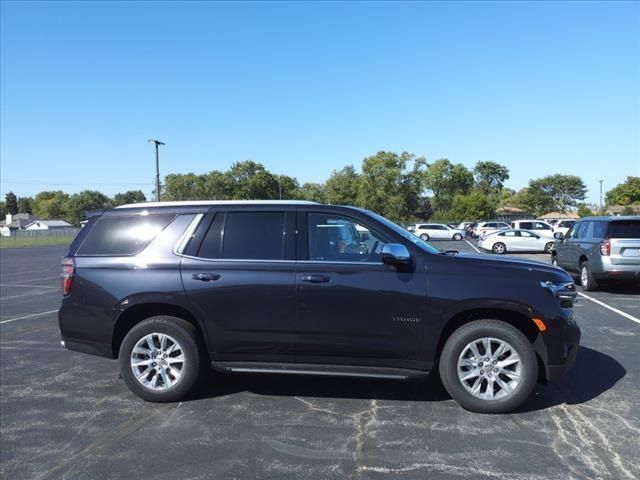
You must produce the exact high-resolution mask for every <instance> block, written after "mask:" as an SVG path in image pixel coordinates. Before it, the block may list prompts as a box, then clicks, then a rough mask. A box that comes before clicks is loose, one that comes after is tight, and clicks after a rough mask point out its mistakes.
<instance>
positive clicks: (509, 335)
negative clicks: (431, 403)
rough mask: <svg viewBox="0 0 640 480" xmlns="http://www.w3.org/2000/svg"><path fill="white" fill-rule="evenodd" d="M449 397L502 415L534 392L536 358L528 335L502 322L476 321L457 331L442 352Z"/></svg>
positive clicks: (468, 407)
mask: <svg viewBox="0 0 640 480" xmlns="http://www.w3.org/2000/svg"><path fill="white" fill-rule="evenodd" d="M439 370H440V377H441V378H442V383H443V385H444V387H445V389H446V390H447V392H449V395H451V397H452V398H453V399H454V400H455V401H457V402H458V403H459V404H460V405H462V407H464V408H466V409H467V410H471V411H474V412H483V413H504V412H509V411H512V410H514V409H516V408H517V407H519V406H520V405H521V404H522V403H523V402H524V401H525V400H526V399H527V398H529V396H530V395H531V392H532V391H533V389H534V387H535V385H536V382H537V378H538V360H537V358H536V354H535V352H534V351H533V347H532V346H531V343H530V342H529V340H527V337H525V336H524V334H523V333H522V332H520V331H519V330H518V329H516V328H515V327H513V326H511V325H509V324H507V323H504V322H501V321H498V320H476V321H474V322H471V323H468V324H466V325H463V326H462V327H460V328H459V329H458V330H456V331H455V332H453V334H452V335H451V337H449V339H448V340H447V343H446V344H445V346H444V348H443V350H442V355H441V356H440V369H439Z"/></svg>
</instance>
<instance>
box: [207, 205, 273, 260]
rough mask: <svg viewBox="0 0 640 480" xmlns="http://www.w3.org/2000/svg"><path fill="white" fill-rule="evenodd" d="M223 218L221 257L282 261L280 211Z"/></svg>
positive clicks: (231, 214) (231, 215)
mask: <svg viewBox="0 0 640 480" xmlns="http://www.w3.org/2000/svg"><path fill="white" fill-rule="evenodd" d="M218 216H219V215H217V216H216V218H217V217H218ZM226 217H227V218H226V222H225V225H224V228H223V232H222V252H221V258H228V259H242V260H244V259H247V260H282V258H283V254H284V234H285V227H284V212H229V213H227V215H226ZM215 223H216V222H215V220H214V224H215ZM212 227H213V225H212ZM212 230H213V228H212ZM213 235H214V237H215V231H214V232H213ZM203 247H204V243H203ZM213 247H214V248H215V243H214V244H213ZM201 250H202V249H201Z"/></svg>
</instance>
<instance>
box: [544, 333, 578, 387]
mask: <svg viewBox="0 0 640 480" xmlns="http://www.w3.org/2000/svg"><path fill="white" fill-rule="evenodd" d="M579 346H580V327H578V325H577V324H576V323H575V322H573V321H571V322H570V323H568V324H567V326H566V328H565V332H564V339H563V347H562V348H563V358H562V361H561V362H559V363H553V364H547V365H545V373H546V379H547V381H549V382H554V381H556V380H559V379H560V378H562V376H563V375H564V374H565V372H566V371H567V370H569V369H570V368H571V366H572V365H573V364H574V363H575V361H576V357H577V356H578V349H579Z"/></svg>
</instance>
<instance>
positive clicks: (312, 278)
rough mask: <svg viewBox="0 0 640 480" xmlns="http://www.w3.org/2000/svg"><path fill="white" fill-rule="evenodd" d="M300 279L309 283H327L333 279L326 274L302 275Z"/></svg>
mask: <svg viewBox="0 0 640 480" xmlns="http://www.w3.org/2000/svg"><path fill="white" fill-rule="evenodd" d="M300 280H302V281H303V282H309V283H327V282H328V281H329V280H331V279H330V278H329V277H327V276H326V275H302V276H301V277H300Z"/></svg>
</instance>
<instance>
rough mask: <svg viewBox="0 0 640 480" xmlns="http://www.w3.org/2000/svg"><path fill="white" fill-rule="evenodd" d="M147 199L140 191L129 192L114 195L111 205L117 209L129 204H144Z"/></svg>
mask: <svg viewBox="0 0 640 480" xmlns="http://www.w3.org/2000/svg"><path fill="white" fill-rule="evenodd" d="M146 201H147V197H146V196H145V194H144V193H143V192H142V190H129V191H127V192H124V193H116V194H115V195H114V197H113V200H112V201H111V204H112V205H113V206H114V207H118V206H120V205H127V204H129V203H142V202H146Z"/></svg>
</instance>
